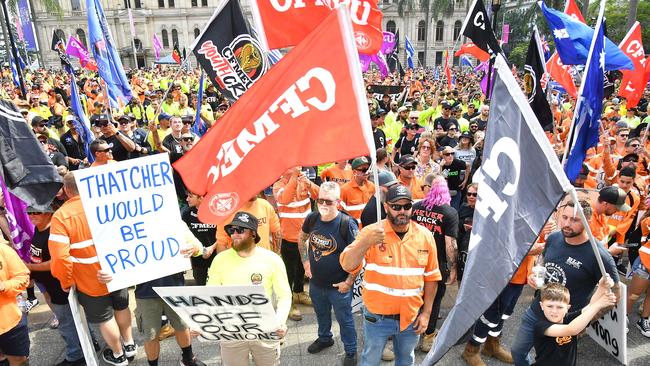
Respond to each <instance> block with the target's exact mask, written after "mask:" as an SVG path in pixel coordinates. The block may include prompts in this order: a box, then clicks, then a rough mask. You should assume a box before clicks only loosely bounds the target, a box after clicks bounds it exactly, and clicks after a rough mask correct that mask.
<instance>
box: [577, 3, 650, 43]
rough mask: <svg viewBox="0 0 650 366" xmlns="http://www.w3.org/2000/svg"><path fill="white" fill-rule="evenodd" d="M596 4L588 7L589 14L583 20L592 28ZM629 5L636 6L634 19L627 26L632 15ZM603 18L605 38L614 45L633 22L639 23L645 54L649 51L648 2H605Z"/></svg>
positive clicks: (596, 9)
mask: <svg viewBox="0 0 650 366" xmlns="http://www.w3.org/2000/svg"><path fill="white" fill-rule="evenodd" d="M633 3H635V4H633ZM598 4H599V3H598V2H593V3H592V4H591V5H590V6H589V12H588V13H587V14H586V15H585V20H587V22H589V23H590V25H592V26H593V24H591V23H593V21H592V19H594V20H595V19H596V17H597V16H598ZM631 5H636V6H637V7H636V19H635V18H632V22H631V23H630V26H628V20H629V18H630V15H631V13H632V12H631V11H630V6H631ZM605 18H606V19H607V23H606V24H607V37H608V38H609V39H610V40H611V41H612V42H614V43H615V44H619V43H620V42H621V41H622V40H623V38H624V37H625V35H626V34H627V31H628V30H629V29H630V27H631V26H632V24H634V21H635V20H636V21H638V22H639V23H641V36H642V39H643V48H644V49H645V51H646V53H647V52H648V51H650V1H629V0H607V4H606V6H605Z"/></svg>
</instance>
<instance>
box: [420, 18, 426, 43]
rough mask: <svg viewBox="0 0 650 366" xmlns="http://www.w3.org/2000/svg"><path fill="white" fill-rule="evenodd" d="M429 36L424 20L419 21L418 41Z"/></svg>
mask: <svg viewBox="0 0 650 366" xmlns="http://www.w3.org/2000/svg"><path fill="white" fill-rule="evenodd" d="M426 38H427V26H426V22H425V21H424V20H420V21H419V22H418V41H424V40H425V39H426Z"/></svg>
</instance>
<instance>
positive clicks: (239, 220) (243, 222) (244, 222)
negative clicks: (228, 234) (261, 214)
mask: <svg viewBox="0 0 650 366" xmlns="http://www.w3.org/2000/svg"><path fill="white" fill-rule="evenodd" d="M258 225H259V221H258V220H257V217H255V216H253V215H251V214H249V213H248V212H244V211H239V212H237V213H236V214H235V217H234V218H233V219H232V221H231V222H230V224H228V225H226V227H225V229H226V231H228V228H230V227H233V226H237V227H243V228H246V229H250V230H251V231H253V232H254V233H255V243H259V242H260V236H259V234H258V233H257V227H258Z"/></svg>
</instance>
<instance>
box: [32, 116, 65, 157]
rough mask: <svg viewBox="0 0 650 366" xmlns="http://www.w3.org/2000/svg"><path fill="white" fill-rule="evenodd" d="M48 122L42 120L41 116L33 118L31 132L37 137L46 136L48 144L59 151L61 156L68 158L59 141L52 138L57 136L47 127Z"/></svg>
mask: <svg viewBox="0 0 650 366" xmlns="http://www.w3.org/2000/svg"><path fill="white" fill-rule="evenodd" d="M48 122H49V121H48V120H47V119H43V117H41V116H34V118H32V123H31V124H32V131H33V132H34V134H35V135H39V134H44V135H46V136H47V143H48V144H51V145H54V146H55V147H56V149H57V151H59V152H60V153H61V154H63V155H65V156H68V151H67V150H66V149H65V147H64V146H63V144H62V143H61V142H60V141H59V140H57V139H55V138H53V137H52V136H57V134H56V133H55V131H54V130H53V129H51V128H49V127H47V124H48Z"/></svg>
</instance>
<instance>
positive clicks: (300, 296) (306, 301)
mask: <svg viewBox="0 0 650 366" xmlns="http://www.w3.org/2000/svg"><path fill="white" fill-rule="evenodd" d="M293 303H294V304H296V305H298V304H303V305H307V306H312V305H313V304H312V302H311V298H310V297H309V295H307V293H306V292H294V293H293Z"/></svg>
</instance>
